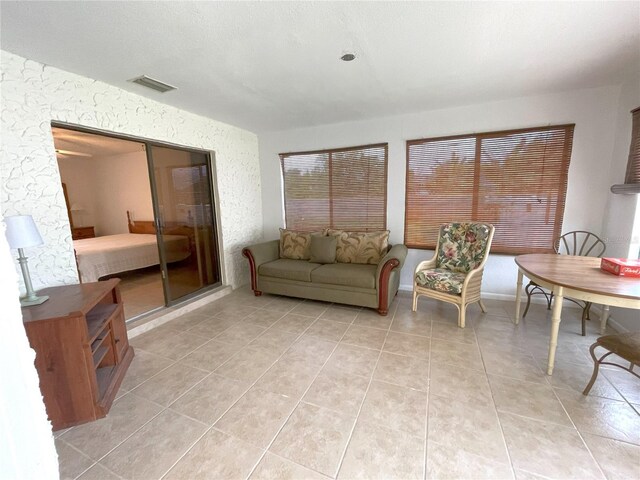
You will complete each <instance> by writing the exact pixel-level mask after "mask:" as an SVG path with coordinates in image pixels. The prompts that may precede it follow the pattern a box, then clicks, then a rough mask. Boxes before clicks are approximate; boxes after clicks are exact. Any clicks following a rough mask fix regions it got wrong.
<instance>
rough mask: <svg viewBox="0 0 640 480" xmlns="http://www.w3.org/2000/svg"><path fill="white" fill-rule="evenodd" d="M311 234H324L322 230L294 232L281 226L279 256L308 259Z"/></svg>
mask: <svg viewBox="0 0 640 480" xmlns="http://www.w3.org/2000/svg"><path fill="white" fill-rule="evenodd" d="M312 235H324V232H296V231H295V230H286V229H284V228H281V229H280V258H289V259H291V260H309V255H310V248H309V247H311V236H312Z"/></svg>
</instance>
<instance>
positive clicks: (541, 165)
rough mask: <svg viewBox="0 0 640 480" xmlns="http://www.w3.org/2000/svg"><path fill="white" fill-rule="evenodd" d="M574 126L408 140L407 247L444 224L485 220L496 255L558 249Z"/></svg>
mask: <svg viewBox="0 0 640 480" xmlns="http://www.w3.org/2000/svg"><path fill="white" fill-rule="evenodd" d="M573 129H574V125H560V126H553V127H540V128H531V129H522V130H509V131H502V132H489V133H483V134H473V135H460V136H455V137H440V138H431V139H419V140H411V141H409V142H407V180H406V208H405V244H406V245H407V246H408V247H410V248H425V249H433V248H435V244H436V242H437V235H438V229H439V226H440V224H442V223H447V222H451V221H463V220H474V221H485V222H489V223H492V224H493V225H494V226H495V227H496V232H495V236H494V239H493V246H492V251H493V252H496V253H510V254H521V253H546V252H549V253H552V252H553V251H554V250H553V242H554V240H555V239H556V238H557V237H558V236H559V235H560V233H561V230H562V218H563V214H564V204H565V195H566V191H567V177H568V172H569V160H570V158H571V147H572V142H573Z"/></svg>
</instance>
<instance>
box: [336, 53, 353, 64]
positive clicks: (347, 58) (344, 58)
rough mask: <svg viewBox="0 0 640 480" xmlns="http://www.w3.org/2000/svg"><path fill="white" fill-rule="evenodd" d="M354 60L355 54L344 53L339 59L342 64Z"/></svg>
mask: <svg viewBox="0 0 640 480" xmlns="http://www.w3.org/2000/svg"><path fill="white" fill-rule="evenodd" d="M355 59H356V55H355V53H345V54H344V55H342V56H341V57H340V60H342V61H343V62H351V61H353V60H355Z"/></svg>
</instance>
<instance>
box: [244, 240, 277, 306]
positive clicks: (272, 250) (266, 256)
mask: <svg viewBox="0 0 640 480" xmlns="http://www.w3.org/2000/svg"><path fill="white" fill-rule="evenodd" d="M242 255H243V256H244V257H246V258H247V260H249V269H250V271H251V289H252V290H253V291H254V293H255V294H256V295H259V293H258V290H257V289H258V267H260V265H262V264H263V263H267V262H271V261H273V260H277V259H278V258H280V240H270V241H268V242H263V243H258V244H256V245H251V246H249V247H246V248H243V249H242Z"/></svg>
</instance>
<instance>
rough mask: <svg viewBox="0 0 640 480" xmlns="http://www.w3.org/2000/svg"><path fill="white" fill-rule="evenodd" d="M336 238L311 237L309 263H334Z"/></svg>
mask: <svg viewBox="0 0 640 480" xmlns="http://www.w3.org/2000/svg"><path fill="white" fill-rule="evenodd" d="M337 244H338V238H337V237H335V236H328V237H324V236H320V235H312V236H311V248H310V258H309V261H310V262H313V263H336V246H337Z"/></svg>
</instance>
